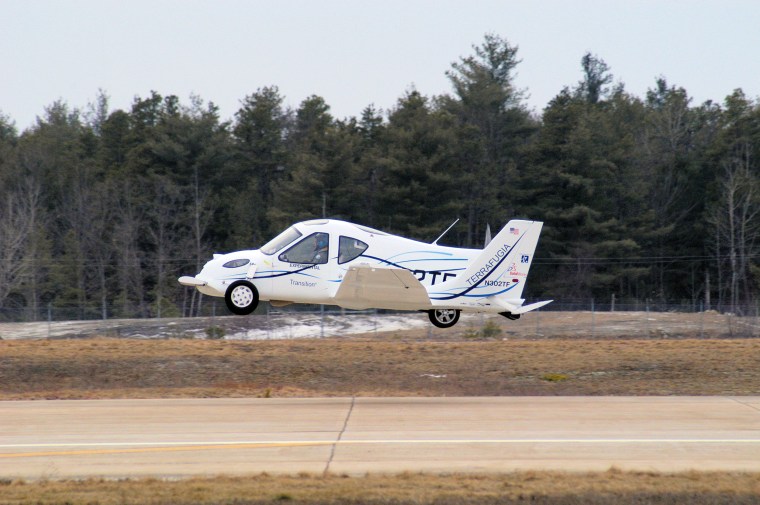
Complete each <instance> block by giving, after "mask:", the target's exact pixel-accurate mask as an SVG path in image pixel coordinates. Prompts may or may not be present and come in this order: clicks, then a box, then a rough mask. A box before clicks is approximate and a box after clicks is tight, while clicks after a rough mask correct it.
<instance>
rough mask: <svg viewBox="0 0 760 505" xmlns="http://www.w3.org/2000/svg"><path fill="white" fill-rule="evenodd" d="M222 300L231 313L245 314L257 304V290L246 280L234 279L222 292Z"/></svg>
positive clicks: (254, 308)
mask: <svg viewBox="0 0 760 505" xmlns="http://www.w3.org/2000/svg"><path fill="white" fill-rule="evenodd" d="M224 302H225V303H226V304H227V308H228V309H230V312H232V313H233V314H237V315H238V316H247V315H248V314H250V313H251V312H253V311H254V310H256V307H257V306H258V304H259V290H258V289H256V286H254V285H253V284H251V283H250V282H248V281H235V282H233V283H232V284H230V287H229V288H227V292H226V293H224Z"/></svg>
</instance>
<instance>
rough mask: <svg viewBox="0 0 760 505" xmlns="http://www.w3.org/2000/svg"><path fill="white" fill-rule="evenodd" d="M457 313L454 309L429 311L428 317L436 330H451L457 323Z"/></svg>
mask: <svg viewBox="0 0 760 505" xmlns="http://www.w3.org/2000/svg"><path fill="white" fill-rule="evenodd" d="M459 312H460V311H458V310H454V309H431V310H429V311H428V317H430V322H431V323H433V325H434V326H437V327H438V328H451V327H452V326H454V325H455V324H457V321H459Z"/></svg>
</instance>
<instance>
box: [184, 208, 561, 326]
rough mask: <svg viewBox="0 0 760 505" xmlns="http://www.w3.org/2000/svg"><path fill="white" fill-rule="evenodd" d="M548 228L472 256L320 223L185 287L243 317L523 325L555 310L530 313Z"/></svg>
mask: <svg viewBox="0 0 760 505" xmlns="http://www.w3.org/2000/svg"><path fill="white" fill-rule="evenodd" d="M452 226H453V225H452ZM542 226H543V223H542V222H540V221H527V220H511V221H509V223H507V224H506V225H505V226H504V228H502V229H501V231H499V233H498V234H496V236H495V237H493V239H492V240H490V241H489V242H487V244H486V246H485V247H484V248H483V249H466V248H458V247H447V246H443V245H439V244H438V241H439V240H440V239H441V238H442V237H443V235H445V233H446V232H447V231H448V229H447V230H446V232H444V233H443V235H441V236H440V237H438V239H436V240H435V241H434V242H432V243H425V242H419V241H416V240H411V239H408V238H404V237H400V236H397V235H391V234H389V233H385V232H382V231H379V230H376V229H373V228H368V227H366V226H362V225H358V224H353V223H349V222H346V221H339V220H334V219H316V220H311V221H304V222H300V223H296V224H294V225H292V226H291V227H289V228H288V229H286V230H285V231H283V232H282V233H280V234H279V235H277V236H276V237H275V238H274V239H272V240H271V241H269V242H268V243H266V244H265V245H263V246H262V247H261V248H259V249H252V250H245V251H237V252H232V253H228V254H214V257H213V259H211V260H210V261H209V262H208V263H206V265H205V266H204V267H203V269H202V270H201V271H200V273H198V274H197V275H195V276H184V277H180V278H179V283H180V284H182V285H184V286H192V287H195V288H197V289H198V290H199V291H200V292H201V293H203V294H205V295H209V296H216V297H223V298H224V300H225V302H226V305H227V307H228V308H229V310H230V311H231V312H232V313H234V314H238V315H247V314H250V313H252V312H253V311H254V310H255V309H256V307H257V306H258V304H259V302H261V301H268V302H269V303H271V304H272V305H273V306H275V307H280V306H285V305H289V304H292V303H307V304H326V305H338V306H340V307H344V308H346V309H356V310H364V309H372V308H375V309H391V310H414V311H425V312H427V313H428V315H429V318H430V322H431V323H432V324H434V325H435V326H437V327H439V328H450V327H452V326H454V325H455V324H456V323H457V321H458V320H459V316H460V314H461V312H480V313H493V314H501V315H502V316H505V317H507V318H509V319H518V318H519V317H520V315H521V314H524V313H526V312H529V311H531V310H535V309H538V308H540V307H543V306H544V305H546V304H548V303H550V302H551V301H552V300H547V301H541V302H537V303H532V304H529V305H524V302H525V300H524V299H523V298H522V293H523V289H524V288H525V281H526V279H527V277H528V271H529V269H530V266H531V263H532V261H533V255H534V252H535V250H536V244H537V243H538V237H539V235H540V233H541V228H542ZM450 228H451V227H449V229H450Z"/></svg>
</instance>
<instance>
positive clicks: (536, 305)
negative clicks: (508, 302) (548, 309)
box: [510, 300, 554, 315]
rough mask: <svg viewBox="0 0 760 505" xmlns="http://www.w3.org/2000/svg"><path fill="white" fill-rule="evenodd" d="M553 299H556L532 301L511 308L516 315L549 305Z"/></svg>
mask: <svg viewBox="0 0 760 505" xmlns="http://www.w3.org/2000/svg"><path fill="white" fill-rule="evenodd" d="M553 301H554V300H545V301H543V302H536V303H531V304H530V305H523V306H522V307H518V308H516V309H514V310H510V312H511V313H512V314H515V315H517V314H525V313H526V312H530V311H531V310H536V309H540V308H541V307H543V306H544V305H548V304H550V303H552V302H553Z"/></svg>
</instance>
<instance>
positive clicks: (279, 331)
mask: <svg viewBox="0 0 760 505" xmlns="http://www.w3.org/2000/svg"><path fill="white" fill-rule="evenodd" d="M528 303H529V302H528ZM699 309H702V310H699ZM204 310H205V312H204V314H203V315H202V316H199V317H165V318H137V319H135V318H105V319H104V318H103V317H102V313H101V314H99V315H100V316H101V317H96V316H97V314H94V313H86V315H87V316H91V317H84V318H83V317H78V316H81V314H82V311H81V310H78V308H76V307H55V306H52V305H50V306H48V307H45V310H44V311H39V312H38V313H36V314H30V312H29V311H28V310H26V309H0V338H2V339H16V338H84V337H93V336H106V337H128V338H202V339H222V338H224V339H238V340H265V339H291V338H327V337H343V336H370V337H371V336H382V337H387V336H400V337H404V338H421V339H461V338H471V339H492V338H501V339H510V338H525V339H541V338H600V339H601V338H605V339H623V338H661V339H667V338H756V337H760V317H759V316H758V314H757V312H755V313H754V314H752V315H736V314H734V313H730V312H726V313H720V312H718V311H714V310H704V307H698V309H697V310H694V307H693V305H692V304H651V305H650V304H647V303H643V304H615V305H614V307H613V306H611V304H600V303H597V302H595V301H593V300H589V301H585V302H584V301H578V300H576V301H571V302H568V301H565V302H561V303H557V302H555V303H553V304H550V305H548V306H546V307H544V308H542V309H540V310H537V311H533V312H530V313H527V314H524V315H523V316H522V317H521V318H520V319H519V320H517V321H509V320H507V319H506V318H504V317H501V316H499V315H492V314H463V315H462V318H461V320H460V321H459V323H458V324H457V325H455V326H454V327H453V328H449V329H439V328H435V327H433V326H432V325H431V324H430V322H429V320H428V317H427V315H426V314H425V313H422V312H397V311H377V310H370V311H349V310H343V309H340V308H338V307H334V306H319V305H316V306H315V305H291V306H287V307H281V308H274V307H272V306H271V305H269V304H268V303H262V304H261V305H260V307H259V308H258V309H257V310H256V312H255V313H254V314H253V315H250V316H231V315H229V312H228V311H227V309H226V307H225V306H224V302H222V301H220V300H212V301H211V302H209V303H207V304H206V306H205V307H204ZM34 316H36V317H37V318H36V320H35V319H34Z"/></svg>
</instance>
